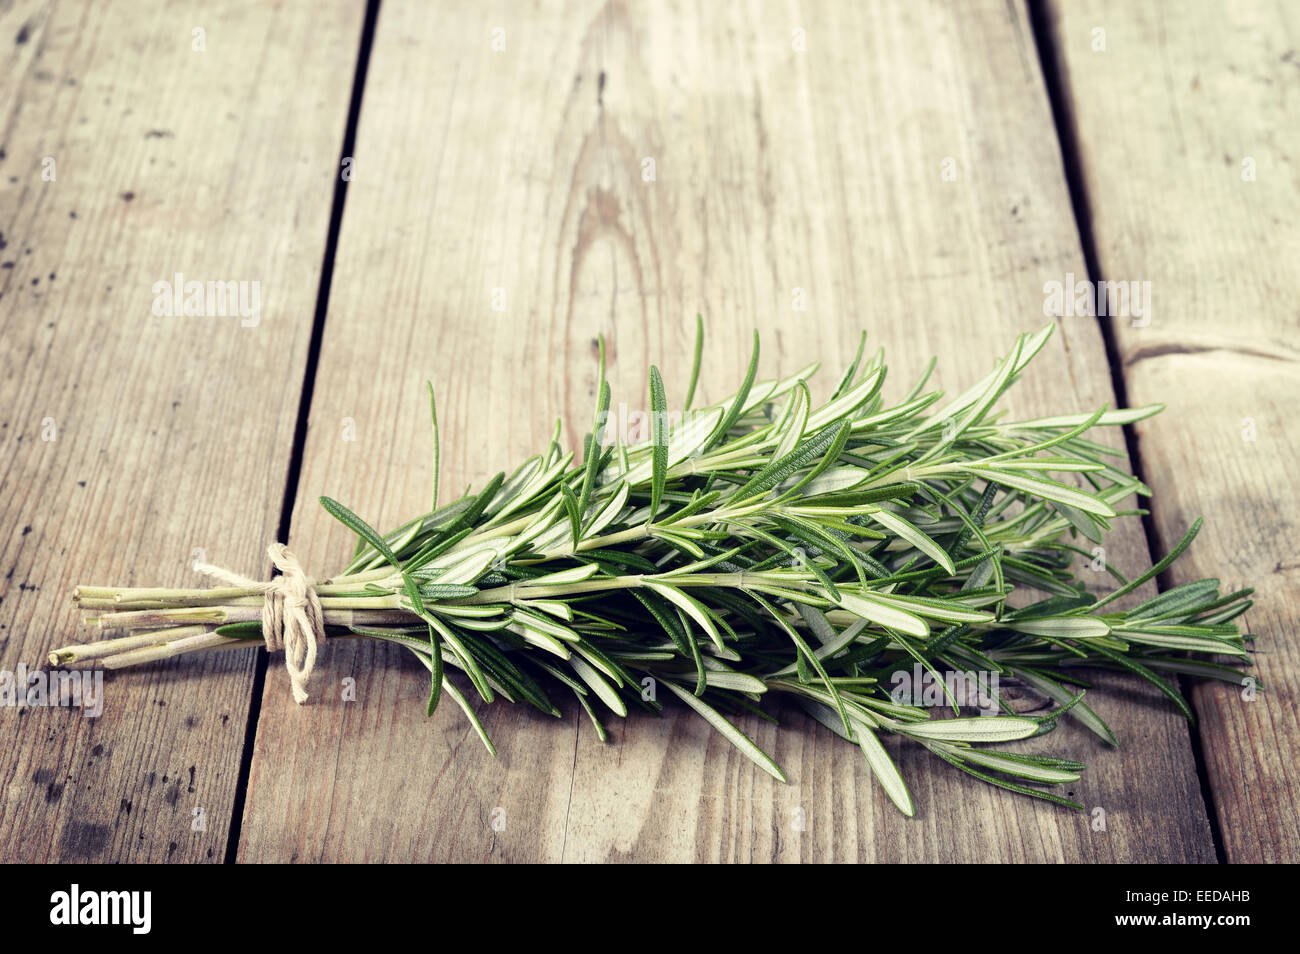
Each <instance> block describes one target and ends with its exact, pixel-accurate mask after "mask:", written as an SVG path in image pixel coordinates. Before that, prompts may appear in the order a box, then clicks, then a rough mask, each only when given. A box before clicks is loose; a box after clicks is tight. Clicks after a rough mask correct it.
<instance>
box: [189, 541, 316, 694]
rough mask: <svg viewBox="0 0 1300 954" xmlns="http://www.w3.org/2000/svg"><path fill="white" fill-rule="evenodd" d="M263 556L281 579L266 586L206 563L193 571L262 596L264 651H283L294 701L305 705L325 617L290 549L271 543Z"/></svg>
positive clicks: (311, 584) (314, 591)
mask: <svg viewBox="0 0 1300 954" xmlns="http://www.w3.org/2000/svg"><path fill="white" fill-rule="evenodd" d="M266 552H267V555H268V556H270V557H271V562H272V563H273V564H274V565H275V568H276V569H277V570H279V571H280V575H279V576H277V577H272V578H271V579H270V580H268V581H267V582H265V583H263V582H261V581H259V580H250V579H249V578H248V577H245V576H241V575H240V574H238V573H231V572H230V571H229V570H225V569H222V568H221V567H219V566H212V565H211V564H209V563H200V564H198V565H197V566H196V567H195V569H196V570H198V571H199V572H200V573H203V574H206V575H207V576H211V577H215V578H216V579H219V580H222V581H223V582H225V583H228V584H230V585H231V586H238V587H243V588H245V589H250V590H257V591H258V592H259V593H262V594H263V596H264V599H263V602H262V637H263V638H264V639H265V640H266V649H267V651H268V652H272V653H273V652H277V651H279V650H281V649H283V650H284V664H285V666H286V668H288V670H289V681H290V683H291V684H292V686H293V698H294V700H295V701H296V702H297V703H298V704H299V705H302V704H303V703H304V702H306V701H307V680H308V679H309V678H310V677H311V671H312V667H313V666H315V665H316V648H317V646H318V645H319V644H320V642H321V641H322V640H324V638H325V616H324V614H323V613H322V612H321V608H320V597H318V596H317V595H316V590H315V589H314V588H313V581H312V580H310V579H308V577H307V574H306V573H305V572H303V568H302V566H301V564H299V563H298V558H297V557H295V556H294V555H293V554H292V553H291V552H289V548H288V547H287V546H285V545H284V544H283V543H272V544H271V545H270V546H269V547H267V548H266Z"/></svg>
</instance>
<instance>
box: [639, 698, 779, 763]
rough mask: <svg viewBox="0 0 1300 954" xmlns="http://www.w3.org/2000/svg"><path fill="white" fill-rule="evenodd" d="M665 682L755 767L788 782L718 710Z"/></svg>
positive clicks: (765, 754) (764, 754)
mask: <svg viewBox="0 0 1300 954" xmlns="http://www.w3.org/2000/svg"><path fill="white" fill-rule="evenodd" d="M663 682H664V685H666V686H667V687H668V688H669V689H671V690H672V691H673V693H674V694H675V695H676V696H677V698H679V699H681V700H682V702H684V703H686V704H687V705H688V706H690V707H691V708H692V709H694V710H695V711H696V712H697V713H699V715H700V716H701V717H702V718H703V719H704V721H705V722H707V723H709V725H711V726H713V728H715V729H717V730H718V732H720V733H721V734H722V735H723V736H724V737H725V738H726V739H727V741H728V742H730V743H731V744H732V745H734V746H735V747H736V748H738V749H740V751H741V752H743V753H744V754H745V755H746V756H747V757H748V758H749V759H750V760H751V761H752V762H753V763H754V764H755V765H757V766H758V767H759V768H761V769H762V770H763V771H764V772H766V773H767V774H769V775H771V776H772V777H773V778H774V779H776V780H777V781H778V782H785V781H787V779H786V777H785V773H784V772H782V771H781V769H780V767H779V766H778V765H777V764H776V763H775V762H773V761H772V759H771V757H770V756H768V754H767V753H766V752H764V751H763V750H762V749H760V748H759V747H758V746H757V745H755V744H754V742H753V741H752V740H751V739H750V738H749V736H747V735H745V733H743V732H741V731H740V730H739V729H737V728H736V727H735V726H734V725H732V724H731V723H730V722H728V721H727V719H726V718H725V717H724V716H723V715H722V714H721V713H720V712H718V710H717V709H714V708H713V707H712V706H710V705H709V704H708V703H707V702H705V701H704V700H703V699H700V698H697V697H696V696H693V695H692V694H691V693H689V692H687V691H686V690H685V689H683V688H682V687H681V686H679V685H677V684H676V683H675V682H672V681H671V680H668V679H665V680H664V681H663Z"/></svg>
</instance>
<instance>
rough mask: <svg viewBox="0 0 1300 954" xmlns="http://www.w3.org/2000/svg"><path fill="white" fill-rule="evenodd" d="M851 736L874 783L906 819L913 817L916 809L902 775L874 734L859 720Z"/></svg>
mask: <svg viewBox="0 0 1300 954" xmlns="http://www.w3.org/2000/svg"><path fill="white" fill-rule="evenodd" d="M853 735H854V737H855V738H856V739H857V743H858V747H859V748H861V749H862V753H863V754H864V755H865V756H866V757H867V764H868V765H870V766H871V773H872V774H873V775H875V776H876V781H878V782H879V783H880V787H881V788H883V789H884V790H885V794H886V795H888V796H889V800H890V801H891V802H893V803H894V805H895V806H897V808H898V810H899V811H900V812H902V813H903V814H904V815H906V816H907V817H908V818H911V817H913V816H914V815H915V814H916V807H915V806H914V805H913V804H912V793H911V792H909V791H908V790H907V783H906V782H905V781H904V780H903V775H902V773H901V772H899V771H898V766H897V765H895V764H894V760H893V759H892V758H890V757H889V753H888V752H887V751H885V747H884V746H883V745H882V744H881V743H880V739H879V738H877V736H876V733H875V732H873V731H872V730H871V728H869V727H868V726H867V725H866V723H864V722H862V721H860V720H859V721H857V722H855V723H854V725H853Z"/></svg>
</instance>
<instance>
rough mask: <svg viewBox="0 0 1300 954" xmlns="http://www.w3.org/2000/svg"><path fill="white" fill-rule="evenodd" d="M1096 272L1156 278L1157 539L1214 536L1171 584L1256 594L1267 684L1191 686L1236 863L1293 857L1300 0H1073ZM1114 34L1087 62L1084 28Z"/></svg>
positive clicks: (1152, 480)
mask: <svg viewBox="0 0 1300 954" xmlns="http://www.w3.org/2000/svg"><path fill="white" fill-rule="evenodd" d="M1059 6H1060V9H1059V12H1057V15H1056V16H1055V17H1054V21H1053V22H1054V30H1053V35H1054V39H1055V45H1056V46H1057V48H1058V49H1059V50H1060V51H1061V62H1062V65H1063V69H1064V71H1065V72H1066V74H1067V75H1068V79H1069V83H1068V86H1069V90H1070V92H1071V96H1070V106H1071V111H1072V114H1073V117H1074V123H1075V125H1076V128H1077V138H1078V142H1079V145H1080V150H1079V152H1080V159H1081V166H1082V171H1083V173H1084V177H1085V180H1086V187H1087V193H1088V198H1089V203H1090V205H1091V211H1092V215H1091V220H1092V228H1093V232H1094V234H1095V237H1096V239H1095V240H1096V246H1097V254H1098V260H1099V264H1100V268H1101V273H1102V276H1103V277H1105V278H1107V279H1114V280H1126V281H1148V282H1150V283H1151V288H1152V296H1151V297H1152V308H1151V315H1150V316H1149V322H1148V321H1147V320H1146V319H1143V320H1140V321H1138V322H1136V323H1135V322H1134V321H1132V320H1123V319H1115V320H1114V328H1115V331H1116V335H1117V338H1118V345H1119V353H1120V356H1121V360H1122V361H1123V369H1124V380H1125V382H1126V384H1127V386H1128V394H1129V397H1130V399H1131V400H1132V401H1133V403H1135V404H1142V403H1146V402H1148V401H1156V400H1159V401H1163V402H1165V403H1167V404H1168V405H1169V410H1168V412H1167V413H1166V414H1164V415H1163V416H1162V418H1160V419H1157V420H1155V421H1153V422H1151V424H1150V425H1149V426H1148V427H1146V428H1145V429H1144V430H1143V433H1142V435H1141V438H1140V454H1141V458H1142V461H1143V464H1144V465H1145V472H1146V475H1147V481H1148V483H1149V484H1150V485H1151V487H1152V489H1153V490H1154V492H1155V497H1154V500H1155V505H1154V517H1155V525H1156V528H1157V532H1158V537H1159V546H1160V547H1162V548H1163V547H1168V546H1171V545H1173V544H1174V543H1176V542H1177V541H1178V539H1179V538H1180V537H1181V536H1182V535H1183V534H1184V533H1185V532H1186V530H1187V528H1188V526H1190V525H1191V523H1192V522H1193V521H1194V520H1195V519H1196V518H1197V517H1198V516H1204V517H1205V518H1206V527H1205V531H1204V533H1203V534H1202V536H1201V537H1199V538H1198V540H1197V543H1196V544H1195V545H1194V547H1193V549H1192V550H1191V551H1190V552H1189V553H1188V555H1187V558H1186V559H1185V560H1183V561H1180V562H1179V563H1178V564H1176V565H1175V567H1174V569H1173V571H1172V574H1171V576H1172V582H1176V583H1181V582H1185V581H1186V580H1188V579H1195V578H1198V577H1204V576H1217V577H1221V578H1222V579H1223V581H1224V585H1225V586H1226V587H1228V588H1230V589H1236V588H1239V587H1242V586H1254V587H1256V589H1257V591H1258V592H1257V596H1256V603H1257V605H1256V607H1255V608H1254V609H1253V610H1252V611H1251V612H1250V613H1248V614H1247V615H1246V617H1245V618H1244V619H1245V623H1246V627H1247V628H1248V629H1249V630H1250V631H1251V632H1254V633H1257V634H1259V637H1260V638H1259V641H1258V644H1257V649H1258V651H1257V653H1256V655H1255V661H1256V664H1257V669H1256V671H1255V675H1256V676H1257V678H1258V679H1259V680H1260V681H1261V682H1262V683H1263V684H1264V686H1265V687H1266V689H1267V691H1266V692H1262V693H1258V694H1252V693H1249V692H1245V691H1237V692H1232V691H1225V687H1223V686H1205V687H1198V688H1197V689H1195V690H1194V693H1193V699H1194V702H1195V706H1196V710H1197V712H1198V714H1199V715H1200V719H1201V722H1200V728H1199V734H1200V739H1201V743H1202V745H1203V747H1204V751H1205V758H1206V766H1207V769H1208V772H1209V781H1210V785H1211V787H1212V789H1213V791H1214V795H1215V798H1214V802H1215V809H1216V812H1217V816H1218V823H1219V826H1220V827H1221V829H1222V832H1223V840H1224V845H1225V848H1226V853H1227V857H1228V860H1230V861H1255V862H1258V861H1292V862H1294V861H1296V860H1297V859H1298V858H1300V815H1298V814H1297V812H1296V810H1295V805H1296V796H1295V792H1296V790H1297V788H1300V768H1297V766H1300V679H1298V678H1297V672H1298V671H1300V669H1298V668H1297V664H1298V663H1300V650H1297V648H1296V644H1295V641H1294V638H1293V637H1294V631H1295V624H1296V620H1297V619H1298V618H1300V587H1298V586H1297V580H1298V579H1300V543H1298V542H1297V540H1300V537H1298V536H1297V530H1298V529H1300V478H1297V474H1300V453H1297V445H1296V440H1295V438H1296V434H1297V427H1296V420H1295V415H1296V411H1297V410H1298V409H1300V408H1298V407H1297V405H1298V404H1300V345H1298V344H1297V336H1296V333H1297V331H1300V306H1298V305H1297V300H1298V299H1297V292H1298V291H1300V281H1298V280H1297V275H1298V274H1300V273H1298V272H1297V268H1296V263H1297V261H1298V260H1300V189H1298V188H1297V186H1300V170H1297V164H1298V163H1300V133H1298V131H1300V10H1298V9H1296V8H1295V7H1294V6H1292V5H1289V4H1258V5H1256V4H1231V5H1224V4H1218V3H1213V2H1204V3H1196V4H1185V3H1177V4H1175V3H1172V2H1165V3H1157V4H1154V5H1152V4H1141V5H1139V4H1119V3H1096V2H1092V3H1062V4H1060V5H1059ZM1096 27H1103V28H1104V29H1105V31H1106V50H1105V51H1104V52H1094V51H1093V50H1092V46H1091V38H1092V30H1093V29H1094V28H1096Z"/></svg>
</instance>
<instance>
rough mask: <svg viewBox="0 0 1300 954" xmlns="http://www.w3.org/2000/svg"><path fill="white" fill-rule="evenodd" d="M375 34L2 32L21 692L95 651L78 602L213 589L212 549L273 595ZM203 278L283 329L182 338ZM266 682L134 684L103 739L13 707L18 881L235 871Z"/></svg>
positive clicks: (120, 22) (1, 839) (305, 16)
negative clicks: (323, 271) (56, 866)
mask: <svg viewBox="0 0 1300 954" xmlns="http://www.w3.org/2000/svg"><path fill="white" fill-rule="evenodd" d="M360 22H361V11H360V10H359V9H357V8H355V7H353V8H350V9H349V8H341V7H331V8H329V9H324V10H317V9H308V8H307V7H305V6H300V7H298V8H296V9H293V8H288V9H284V8H272V7H270V6H261V5H253V6H251V7H250V6H248V5H246V4H230V3H219V4H213V5H209V6H208V8H207V9H206V11H205V12H204V14H203V16H201V17H197V18H196V17H195V15H194V14H193V13H190V12H186V11H185V10H183V9H179V8H167V9H162V8H160V9H156V10H152V11H151V12H150V15H149V16H148V17H144V18H141V17H123V16H121V15H120V13H119V12H116V11H114V10H111V9H109V8H107V7H105V6H104V5H100V4H91V3H64V4H58V5H54V4H33V3H21V2H20V3H17V4H6V5H5V6H4V8H3V10H0V36H2V37H3V43H4V45H5V49H6V52H5V55H4V58H3V61H0V62H3V70H4V80H3V82H2V83H0V177H2V181H0V232H2V233H3V240H0V263H2V269H0V435H2V436H0V446H3V455H0V480H2V481H3V489H0V573H2V574H3V579H0V599H2V600H3V603H2V604H0V669H4V670H8V671H10V672H12V671H14V670H15V669H16V668H17V666H18V664H20V663H26V664H27V665H28V666H30V667H32V668H33V669H34V668H37V667H38V666H39V665H40V664H41V663H43V662H44V659H45V655H46V653H47V652H48V651H49V650H50V649H51V648H53V647H54V646H55V645H59V644H62V643H67V642H72V641H79V640H80V639H82V638H84V636H83V635H82V634H83V633H88V632H89V630H82V629H81V628H80V626H79V622H78V619H77V617H78V615H79V614H77V613H75V612H74V610H73V608H72V607H71V605H70V604H69V602H68V595H69V593H70V592H71V589H72V586H73V585H74V584H76V583H106V582H115V583H123V584H128V583H136V584H140V585H185V584H189V585H197V584H198V582H199V578H198V576H197V575H196V574H195V573H194V572H193V571H192V570H191V569H190V563H191V561H192V560H193V559H194V555H193V552H192V551H193V550H194V548H202V549H203V550H205V551H206V555H207V558H208V559H210V560H212V561H214V562H218V563H222V564H225V565H228V566H231V567H234V568H237V569H239V570H241V571H245V572H256V573H261V572H264V571H265V568H266V558H265V556H264V547H265V545H266V543H267V542H269V541H270V540H271V539H273V538H274V535H275V533H276V528H277V522H278V519H279V514H280V508H281V505H282V499H283V495H284V487H285V477H286V471H287V466H288V461H289V454H290V447H291V444H292V440H293V431H294V426H295V423H296V420H297V412H298V407H299V397H300V390H301V383H302V378H303V371H304V364H305V360H306V351H307V343H308V340H309V336H310V333H311V327H312V316H313V310H314V303H315V295H316V290H317V285H318V281H319V270H320V263H321V259H322V256H323V252H324V242H325V237H326V231H327V224H328V219H329V212H330V201H331V196H332V193H333V189H334V182H335V176H336V175H337V172H336V163H337V161H338V149H339V143H340V141H341V137H342V133H343V127H344V123H345V120H346V116H347V108H348V94H349V86H350V81H351V72H350V70H349V69H348V65H350V64H351V63H352V62H353V60H354V59H355V55H356V44H357V37H358V35H359V32H360ZM196 29H199V30H203V31H204V33H203V34H202V35H201V37H202V40H203V46H204V49H202V50H199V49H195V44H196V43H197V42H198V41H199V39H200V35H199V34H196V33H194V32H193V31H194V30H196ZM268 37H274V41H273V42H272V41H269V40H268ZM15 44H16V45H15ZM11 48H12V49H13V52H12V53H11V52H10V49H11ZM341 65H342V66H341ZM178 272H179V273H183V274H184V276H185V280H186V281H189V280H198V281H204V282H207V281H218V280H220V281H228V280H229V281H236V282H258V283H260V284H259V286H258V291H259V293H260V301H259V302H258V304H260V314H259V315H255V314H254V309H253V308H252V307H251V306H252V305H253V299H252V297H251V293H252V285H247V286H245V288H246V291H247V292H248V295H249V297H247V298H246V299H245V302H246V303H247V304H248V305H249V306H250V307H248V308H247V309H246V310H245V312H244V315H246V316H247V317H246V318H243V317H241V316H240V315H238V314H233V313H232V316H230V317H194V316H191V317H166V316H160V315H158V314H156V313H155V312H154V308H153V306H154V302H155V298H156V297H157V296H159V295H160V294H162V293H161V292H160V291H159V290H157V289H155V283H156V282H159V281H168V282H172V281H174V280H175V278H174V276H175V275H176V273H178ZM163 297H165V295H163ZM213 304H214V305H216V304H217V303H216V301H215V299H214V301H213ZM254 318H260V320H258V321H257V322H256V323H255V324H254ZM245 320H246V321H247V322H248V325H247V326H245V325H244V321H245ZM253 666H254V657H253V655H252V654H251V653H235V654H218V655H216V656H212V657H209V658H207V659H194V658H190V659H187V660H185V661H184V662H182V663H178V664H176V665H169V666H163V667H156V668H149V669H141V670H136V671H132V672H131V673H129V674H128V675H122V676H118V677H117V678H114V677H113V676H112V675H110V676H108V677H107V678H106V679H105V685H104V709H103V714H102V715H101V716H100V717H98V718H92V717H89V716H83V715H82V714H80V713H78V712H76V711H74V710H69V709H52V708H42V709H36V708H31V709H21V708H19V709H15V708H8V707H4V708H0V736H3V738H4V743H3V747H4V750H5V752H6V758H4V759H3V760H0V778H2V779H3V787H2V788H0V858H3V859H4V860H5V861H19V860H21V861H41V862H44V861H73V860H94V861H150V862H156V861H169V860H171V861H210V860H215V861H220V860H222V858H223V856H224V853H225V849H226V841H227V837H228V832H229V824H230V819H231V817H232V815H233V805H234V799H235V783H236V779H237V775H238V771H239V763H240V758H241V755H242V752H243V748H244V740H245V737H246V730H247V719H248V706H249V693H250V690H251V687H252V674H253ZM200 811H201V813H202V814H201V816H200V815H199V814H198V813H199V812H200ZM200 817H202V820H203V824H202V826H199V825H198V823H197V822H198V819H199V818H200ZM198 828H201V830H196V829H198Z"/></svg>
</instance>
